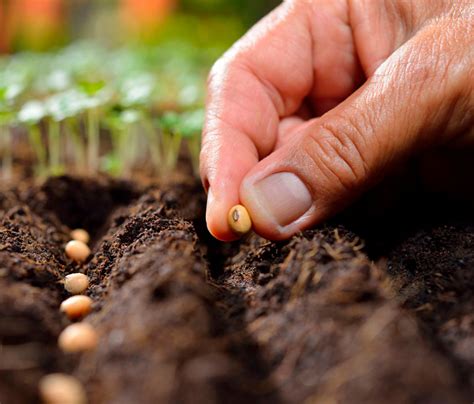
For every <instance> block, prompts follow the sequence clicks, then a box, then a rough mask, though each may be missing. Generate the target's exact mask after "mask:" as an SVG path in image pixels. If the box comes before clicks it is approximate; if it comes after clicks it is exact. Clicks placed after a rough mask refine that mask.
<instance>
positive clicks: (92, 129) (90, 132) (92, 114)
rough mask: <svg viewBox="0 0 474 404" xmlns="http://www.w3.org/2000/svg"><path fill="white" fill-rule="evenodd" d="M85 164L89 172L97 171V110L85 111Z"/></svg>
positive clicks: (98, 140) (98, 146)
mask: <svg viewBox="0 0 474 404" xmlns="http://www.w3.org/2000/svg"><path fill="white" fill-rule="evenodd" d="M86 119H87V139H88V141H87V163H88V168H89V172H90V173H91V174H94V173H96V172H97V171H98V170H99V157H100V133H99V131H100V128H99V122H98V117H97V110H95V109H90V110H89V111H87V118H86Z"/></svg>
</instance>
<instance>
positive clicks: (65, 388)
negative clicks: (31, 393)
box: [38, 373, 87, 404]
mask: <svg viewBox="0 0 474 404" xmlns="http://www.w3.org/2000/svg"><path fill="white" fill-rule="evenodd" d="M38 387H39V393H40V396H41V398H42V399H43V402H44V403H45V404H66V403H67V404H86V403H87V398H86V392H85V391H84V388H83V387H82V384H81V383H80V382H79V381H78V380H77V379H76V378H75V377H72V376H68V375H65V374H62V373H52V374H50V375H47V376H44V377H43V378H41V380H40V382H39V386H38Z"/></svg>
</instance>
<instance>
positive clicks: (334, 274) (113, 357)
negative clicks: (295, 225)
mask: <svg viewBox="0 0 474 404" xmlns="http://www.w3.org/2000/svg"><path fill="white" fill-rule="evenodd" d="M405 200H407V201H409V203H406V204H399V203H395V204H394V206H392V207H391V208H389V209H385V210H384V209H382V210H383V212H382V214H380V212H379V213H377V215H378V216H377V217H376V218H374V215H370V214H368V213H367V211H368V210H367V206H369V205H368V204H367V203H365V202H364V201H361V203H360V204H359V207H357V206H356V207H355V208H354V209H352V210H351V211H350V212H348V213H346V214H344V215H341V216H339V217H337V218H336V219H334V220H333V221H331V222H330V223H327V224H325V225H323V226H320V227H317V228H315V229H312V230H308V231H305V232H303V233H300V234H298V235H296V236H294V237H293V238H292V239H290V240H288V241H285V242H271V241H267V240H264V239H262V238H260V237H258V236H256V235H254V234H252V235H249V236H247V237H246V238H244V239H242V240H240V241H238V242H234V243H229V244H221V243H219V242H217V241H215V240H213V239H212V238H211V237H210V236H209V234H208V233H207V231H206V230H205V224H204V222H203V217H204V209H205V196H204V194H203V192H202V190H201V187H200V185H199V184H198V183H197V181H196V180H194V179H192V178H190V177H183V178H181V179H180V180H179V181H174V182H173V183H168V184H164V183H163V184H151V185H150V184H148V185H136V184H133V185H132V184H131V183H130V182H127V181H118V180H112V179H109V178H106V177H99V178H94V179H86V178H73V177H58V178H53V179H49V180H47V181H46V182H45V183H43V184H40V185H37V184H34V183H31V182H28V181H25V182H21V183H19V184H17V185H15V186H13V187H9V188H4V189H2V190H1V192H0V210H1V217H0V221H1V222H0V262H1V266H0V344H1V345H0V402H1V403H2V404H10V403H14V404H17V403H34V402H38V401H39V397H38V392H37V385H38V381H39V379H40V378H41V377H42V376H44V375H45V374H48V373H51V372H64V373H68V374H72V375H74V376H75V377H77V378H78V379H79V380H81V382H82V383H83V385H84V386H85V388H86V390H87V394H88V397H89V401H90V402H91V403H124V404H125V403H126V404H130V403H159V402H173V403H180V402H182V403H188V402H189V403H191V402H192V403H224V402H225V403H242V402H256V403H270V402H271V403H300V402H308V403H335V402H343V403H345V402H353V403H359V402H364V403H380V401H381V399H383V401H384V402H386V403H397V404H398V403H467V402H472V399H473V397H474V220H473V216H472V209H471V207H470V206H463V205H462V204H461V203H460V202H457V201H456V202H452V201H448V200H446V199H443V197H442V196H440V195H435V196H433V195H428V194H420V195H419V194H410V195H409V196H408V197H407V198H405ZM369 211H370V209H369ZM372 213H373V212H372ZM76 227H82V228H86V229H87V230H88V231H89V232H90V233H91V235H92V241H91V248H92V255H91V258H90V259H89V260H88V261H87V262H86V263H85V264H83V265H78V264H74V263H72V262H70V261H69V260H68V259H67V258H66V257H65V254H64V245H65V244H66V243H67V241H68V240H69V237H68V234H69V232H70V230H71V229H73V228H76ZM78 271H79V272H84V273H86V274H87V275H88V276H89V277H90V279H91V285H90V287H89V289H88V290H87V294H88V295H89V296H90V297H91V298H92V299H93V300H94V307H93V312H92V313H91V314H90V315H89V316H88V317H87V318H86V319H85V321H87V322H90V323H91V324H92V325H93V326H94V327H95V329H96V330H97V332H98V334H99V337H100V340H99V341H100V342H99V345H98V347H97V348H96V349H95V350H94V351H91V352H87V353H84V354H64V353H62V352H61V351H60V350H59V349H58V347H57V338H58V335H59V333H60V332H61V330H62V329H63V328H64V327H65V326H66V325H67V324H68V323H69V320H67V319H66V318H65V317H64V316H63V315H62V314H61V313H60V312H59V310H58V307H59V305H60V303H61V301H62V300H64V299H65V298H66V297H67V296H68V295H67V293H66V292H65V291H64V288H63V285H62V280H63V278H64V276H65V275H67V274H69V273H72V272H78Z"/></svg>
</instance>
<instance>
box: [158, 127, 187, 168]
mask: <svg viewBox="0 0 474 404" xmlns="http://www.w3.org/2000/svg"><path fill="white" fill-rule="evenodd" d="M162 139H163V149H162V151H163V161H164V164H163V172H162V175H163V174H164V175H168V174H169V173H170V172H171V171H173V170H174V169H175V168H176V164H177V162H178V157H179V149H180V147H181V140H182V136H181V135H180V134H178V133H174V134H171V133H167V132H164V133H163V137H162Z"/></svg>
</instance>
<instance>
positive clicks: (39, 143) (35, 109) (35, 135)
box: [18, 101, 48, 176]
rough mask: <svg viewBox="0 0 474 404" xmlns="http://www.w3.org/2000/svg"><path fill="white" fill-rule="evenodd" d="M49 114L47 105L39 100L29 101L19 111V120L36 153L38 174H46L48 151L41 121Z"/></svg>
mask: <svg viewBox="0 0 474 404" xmlns="http://www.w3.org/2000/svg"><path fill="white" fill-rule="evenodd" d="M46 115H47V111H46V108H45V105H44V104H43V103H42V102H39V101H29V102H27V103H26V104H25V105H23V107H22V108H21V109H20V111H19V112H18V122H20V123H22V124H23V125H24V126H25V127H26V129H27V131H28V137H29V139H30V143H31V146H32V149H33V151H34V152H35V155H36V160H37V168H36V174H37V175H39V176H43V175H46V173H47V165H48V152H47V148H46V145H45V143H44V142H43V139H42V136H41V128H40V123H41V121H42V120H43V119H44V117H45V116H46Z"/></svg>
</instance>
